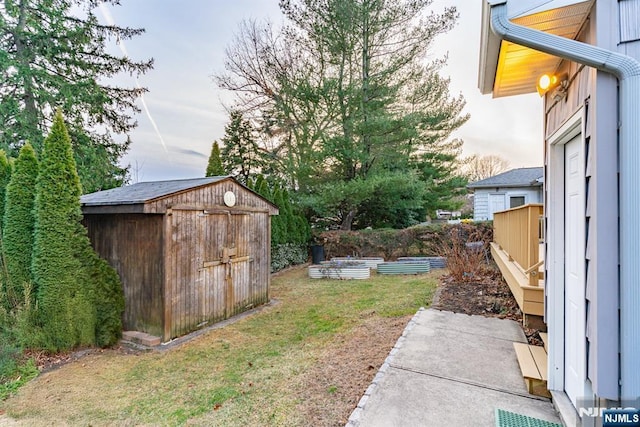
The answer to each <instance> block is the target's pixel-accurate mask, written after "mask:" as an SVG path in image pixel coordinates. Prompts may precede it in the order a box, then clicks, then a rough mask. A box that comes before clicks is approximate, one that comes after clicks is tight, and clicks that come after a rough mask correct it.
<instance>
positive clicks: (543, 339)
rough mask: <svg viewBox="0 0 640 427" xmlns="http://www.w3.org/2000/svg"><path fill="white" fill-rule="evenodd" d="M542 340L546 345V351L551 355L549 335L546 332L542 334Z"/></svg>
mask: <svg viewBox="0 0 640 427" xmlns="http://www.w3.org/2000/svg"><path fill="white" fill-rule="evenodd" d="M540 338H541V339H542V342H543V343H544V351H546V352H547V353H549V335H548V334H547V333H546V332H540Z"/></svg>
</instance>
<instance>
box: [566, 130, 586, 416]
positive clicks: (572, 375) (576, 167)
mask: <svg viewBox="0 0 640 427" xmlns="http://www.w3.org/2000/svg"><path fill="white" fill-rule="evenodd" d="M581 145H582V139H581V136H580V135H578V136H576V137H575V138H573V139H572V140H571V141H570V142H568V143H567V144H566V145H565V205H564V206H565V219H564V224H565V225H564V230H565V231H564V234H565V236H564V237H565V239H564V241H565V335H564V336H565V353H564V355H565V356H564V357H565V369H564V372H565V391H566V393H567V396H568V397H569V398H570V399H571V401H572V402H573V404H574V405H576V399H578V398H580V397H582V396H584V385H585V377H586V366H585V365H586V338H585V331H586V329H585V328H586V326H585V322H586V320H585V188H584V187H585V185H584V159H583V157H584V156H583V154H582V150H581Z"/></svg>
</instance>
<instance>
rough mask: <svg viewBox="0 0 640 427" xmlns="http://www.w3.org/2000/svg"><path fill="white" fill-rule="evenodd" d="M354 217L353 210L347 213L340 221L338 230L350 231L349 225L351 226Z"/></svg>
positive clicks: (354, 212)
mask: <svg viewBox="0 0 640 427" xmlns="http://www.w3.org/2000/svg"><path fill="white" fill-rule="evenodd" d="M355 216H356V211H355V210H353V209H352V210H350V211H349V213H347V214H346V215H345V217H344V218H343V219H342V223H341V224H340V230H342V231H351V225H352V224H353V219H354V218H355Z"/></svg>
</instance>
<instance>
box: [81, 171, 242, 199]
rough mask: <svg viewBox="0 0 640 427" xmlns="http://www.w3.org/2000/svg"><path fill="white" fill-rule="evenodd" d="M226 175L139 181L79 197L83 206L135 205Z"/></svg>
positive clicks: (219, 178) (204, 183)
mask: <svg viewBox="0 0 640 427" xmlns="http://www.w3.org/2000/svg"><path fill="white" fill-rule="evenodd" d="M227 178H229V177H228V176H212V177H208V178H194V179H179V180H174V181H152V182H139V183H137V184H132V185H127V186H124V187H119V188H113V189H111V190H105V191H98V192H96V193H90V194H85V195H84V196H82V197H80V203H81V204H82V205H83V206H103V205H135V204H139V203H145V202H147V201H149V200H153V199H157V198H160V197H164V196H168V195H170V194H174V193H179V192H181V191H184V190H189V189H191V188H196V187H200V186H203V185H207V184H211V183H214V182H218V181H222V180H224V179H227Z"/></svg>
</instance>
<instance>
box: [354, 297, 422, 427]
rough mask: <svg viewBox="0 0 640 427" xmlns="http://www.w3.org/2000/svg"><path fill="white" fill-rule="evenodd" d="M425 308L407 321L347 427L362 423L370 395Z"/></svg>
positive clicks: (356, 426) (355, 426)
mask: <svg viewBox="0 0 640 427" xmlns="http://www.w3.org/2000/svg"><path fill="white" fill-rule="evenodd" d="M424 309H425V308H424V307H420V309H419V310H418V311H417V312H416V314H414V315H413V317H412V318H411V320H409V323H407V326H405V328H404V331H402V335H401V336H400V338H398V341H396V344H395V345H394V346H393V348H392V349H391V351H390V352H389V355H388V356H387V358H386V359H384V363H383V364H382V366H380V369H378V373H377V374H376V376H375V377H373V380H372V381H371V384H370V385H369V387H367V390H366V391H365V392H364V395H363V396H362V397H361V398H360V401H359V402H358V405H357V406H356V408H355V409H354V410H353V412H351V415H350V416H349V421H347V424H346V425H345V427H358V426H359V425H360V418H361V417H362V412H363V411H364V408H365V405H366V404H367V401H368V400H369V397H371V395H372V394H373V392H374V391H375V390H376V388H377V387H378V385H379V384H380V382H381V381H382V379H383V378H384V374H385V373H386V372H387V370H388V369H389V367H390V365H391V362H392V361H393V358H394V357H395V355H396V354H397V353H398V350H399V349H400V347H402V345H403V344H404V341H405V339H406V336H407V334H408V333H409V331H411V330H412V329H413V328H414V326H415V325H416V324H417V323H416V320H417V317H418V315H419V314H420V312H422V311H424Z"/></svg>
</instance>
